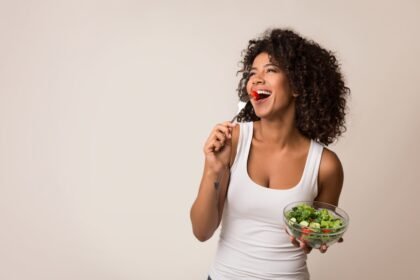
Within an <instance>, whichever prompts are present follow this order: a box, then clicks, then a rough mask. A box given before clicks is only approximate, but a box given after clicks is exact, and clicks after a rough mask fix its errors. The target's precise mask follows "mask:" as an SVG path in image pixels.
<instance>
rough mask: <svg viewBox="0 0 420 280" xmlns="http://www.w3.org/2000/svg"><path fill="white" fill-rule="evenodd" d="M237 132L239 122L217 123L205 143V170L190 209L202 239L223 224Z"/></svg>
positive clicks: (196, 231)
mask: <svg viewBox="0 0 420 280" xmlns="http://www.w3.org/2000/svg"><path fill="white" fill-rule="evenodd" d="M238 134H239V127H238V125H237V124H232V123H230V122H224V123H222V124H218V125H216V126H215V128H214V129H213V130H212V132H211V134H210V136H209V138H208V139H207V141H206V144H205V145H204V149H203V151H204V155H205V164H204V171H203V175H202V178H201V183H200V188H199V191H198V194H197V198H196V199H195V201H194V203H193V205H192V207H191V211H190V218H191V223H192V228H193V233H194V235H195V237H196V238H197V239H198V240H200V241H206V240H208V239H210V237H212V235H213V233H214V232H215V231H216V229H217V228H218V226H219V224H220V221H221V217H222V213H223V207H224V202H225V198H226V192H227V187H228V183H229V174H230V172H229V170H230V166H231V165H232V163H233V159H234V158H235V154H236V146H237V142H238ZM215 182H218V184H217V185H218V186H217V187H216V186H215Z"/></svg>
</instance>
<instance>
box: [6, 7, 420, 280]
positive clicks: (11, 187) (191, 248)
mask: <svg viewBox="0 0 420 280" xmlns="http://www.w3.org/2000/svg"><path fill="white" fill-rule="evenodd" d="M419 8H420V5H419V4H418V1H398V2H397V1H205V2H204V1H167V2H163V1H150V2H146V1H92V0H84V1H82V0H78V1H52V0H51V1H0V222H1V224H0V225H1V230H0V279H3V280H11V279H19V280H23V279H31V280H35V279H42V280H48V279H61V280H65V279H72V280H73V279H98V280H99V279H100V280H105V279H124V280H126V279H127V280H131V279H204V278H205V277H206V272H207V269H208V267H209V265H210V262H211V261H212V258H213V254H214V251H215V246H216V241H217V233H216V235H215V236H213V238H212V239H211V240H210V241H208V242H205V243H200V242H198V241H197V240H195V238H194V237H193V235H192V232H191V226H190V221H189V209H190V206H191V204H192V202H193V200H194V198H195V196H196V193H197V190H198V185H199V181H200V178H201V174H202V168H203V154H202V147H203V144H204V142H205V140H206V138H207V136H208V134H209V133H210V130H211V129H212V127H213V126H214V125H215V124H216V123H218V122H221V121H224V120H229V119H230V118H231V117H232V115H233V114H234V113H236V110H237V97H236V92H235V89H236V85H237V82H238V78H239V77H237V76H235V73H236V71H237V70H238V69H239V66H238V62H239V60H240V53H241V50H242V49H243V48H245V47H246V45H247V42H248V40H249V39H251V38H254V37H255V36H257V35H259V34H260V33H261V32H262V31H264V30H265V29H266V28H268V27H291V28H293V29H295V30H296V31H297V32H299V33H301V34H302V35H304V36H307V37H309V38H312V39H314V40H315V41H317V42H319V43H320V44H321V45H323V46H324V47H326V48H328V49H331V50H333V51H335V52H336V54H337V57H338V58H339V60H340V61H341V63H342V70H343V73H344V74H345V77H346V81H347V83H348V85H349V86H350V88H351V89H352V97H351V99H350V100H349V108H350V112H349V115H348V131H347V133H345V135H344V136H343V137H342V138H341V139H340V141H339V142H338V143H337V144H335V145H331V146H330V148H331V149H332V150H334V151H335V152H336V153H337V154H338V155H339V157H340V158H341V160H342V163H343V166H344V169H345V183H344V188H343V192H342V196H341V199H340V206H341V207H342V208H344V209H345V210H347V211H348V213H349V214H350V216H351V225H350V228H349V230H348V232H347V234H346V235H345V241H344V243H342V244H336V245H334V246H333V247H331V248H330V250H329V251H328V252H327V253H326V254H321V253H319V252H318V251H314V252H312V253H311V254H310V255H309V257H308V265H309V269H310V272H311V274H312V279H323V280H328V279H341V280H349V279H397V278H398V279H417V277H418V272H419V268H418V267H419V266H418V250H419V239H418V235H419V234H418V231H419V230H420V225H419V223H420V219H419V218H418V215H419V213H420V207H419V203H418V196H419V195H420V191H419V188H420V186H419V179H420V172H419V171H420V170H419V164H418V160H419V158H420V154H419V149H418V144H417V143H418V139H419V136H420V133H419V117H420V113H419V111H418V106H419V101H420V97H419V85H418V83H419V80H420V77H419V70H418V69H419V68H418V66H419V55H418V50H419V49H420V39H419V36H418V26H420V22H419V21H420V20H419ZM416 109H417V110H416Z"/></svg>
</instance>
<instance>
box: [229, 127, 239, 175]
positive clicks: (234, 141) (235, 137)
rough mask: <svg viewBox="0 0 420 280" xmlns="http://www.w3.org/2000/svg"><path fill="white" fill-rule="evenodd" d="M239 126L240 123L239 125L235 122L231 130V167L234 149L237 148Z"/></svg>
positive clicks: (233, 159) (234, 153)
mask: <svg viewBox="0 0 420 280" xmlns="http://www.w3.org/2000/svg"><path fill="white" fill-rule="evenodd" d="M239 127H240V125H239V123H237V124H236V125H235V127H234V128H233V130H232V151H231V155H230V166H229V167H232V164H233V162H234V161H235V157H236V150H237V147H238V141H239V130H240V128H239Z"/></svg>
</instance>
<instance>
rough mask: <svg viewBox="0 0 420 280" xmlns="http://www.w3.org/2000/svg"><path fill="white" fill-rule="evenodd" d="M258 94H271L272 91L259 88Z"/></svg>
mask: <svg viewBox="0 0 420 280" xmlns="http://www.w3.org/2000/svg"><path fill="white" fill-rule="evenodd" d="M257 93H258V94H265V95H271V92H269V91H266V90H257Z"/></svg>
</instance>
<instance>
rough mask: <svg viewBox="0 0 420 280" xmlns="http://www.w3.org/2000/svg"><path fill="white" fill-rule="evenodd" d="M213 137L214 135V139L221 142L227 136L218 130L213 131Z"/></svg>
mask: <svg viewBox="0 0 420 280" xmlns="http://www.w3.org/2000/svg"><path fill="white" fill-rule="evenodd" d="M213 137H214V139H215V140H217V141H219V142H221V143H222V144H223V143H224V142H225V140H226V137H227V136H226V135H225V134H224V133H222V132H219V131H218V132H215V133H214V136H213Z"/></svg>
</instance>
